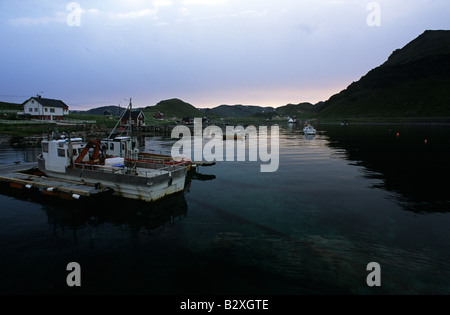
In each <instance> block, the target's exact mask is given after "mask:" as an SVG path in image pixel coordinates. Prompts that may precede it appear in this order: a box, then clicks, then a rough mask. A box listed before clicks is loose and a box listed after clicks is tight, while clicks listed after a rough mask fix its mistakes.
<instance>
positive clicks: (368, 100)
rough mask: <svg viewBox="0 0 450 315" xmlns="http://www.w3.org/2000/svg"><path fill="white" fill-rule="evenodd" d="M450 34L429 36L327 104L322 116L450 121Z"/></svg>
mask: <svg viewBox="0 0 450 315" xmlns="http://www.w3.org/2000/svg"><path fill="white" fill-rule="evenodd" d="M449 87H450V31H426V32H424V33H423V34H422V35H420V36H419V37H418V38H416V39H415V40H413V41H412V42H410V43H409V44H407V45H406V46H405V47H403V48H402V49H397V50H396V51H394V52H393V53H392V55H391V56H390V57H389V59H388V60H387V61H386V62H385V63H384V64H382V65H381V66H379V67H377V68H375V69H373V70H371V71H370V72H369V73H367V74H366V75H365V76H363V77H362V78H361V79H360V80H359V81H358V82H354V83H352V84H351V85H350V86H348V87H347V89H345V90H344V91H342V92H340V93H339V94H336V95H333V96H332V97H331V98H330V99H329V100H327V101H326V102H324V103H323V106H322V109H321V111H320V116H321V117H351V116H353V117H357V116H361V117H450V88H449Z"/></svg>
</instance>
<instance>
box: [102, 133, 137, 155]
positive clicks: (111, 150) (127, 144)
mask: <svg viewBox="0 0 450 315" xmlns="http://www.w3.org/2000/svg"><path fill="white" fill-rule="evenodd" d="M101 146H102V150H103V153H104V154H106V155H107V156H115V157H125V156H127V155H130V154H137V153H139V149H138V146H137V143H136V141H135V140H132V139H131V138H130V137H115V138H113V139H103V140H102V143H101Z"/></svg>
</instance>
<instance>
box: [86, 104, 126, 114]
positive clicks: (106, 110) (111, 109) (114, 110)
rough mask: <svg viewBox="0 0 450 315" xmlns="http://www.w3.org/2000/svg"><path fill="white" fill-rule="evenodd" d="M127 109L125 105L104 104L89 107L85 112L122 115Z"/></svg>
mask: <svg viewBox="0 0 450 315" xmlns="http://www.w3.org/2000/svg"><path fill="white" fill-rule="evenodd" d="M125 110H126V108H124V107H119V106H116V105H111V106H102V107H97V108H92V109H89V110H87V111H85V112H83V113H84V114H87V115H100V116H102V115H113V116H120V115H121V114H122V113H123V112H124V111H125Z"/></svg>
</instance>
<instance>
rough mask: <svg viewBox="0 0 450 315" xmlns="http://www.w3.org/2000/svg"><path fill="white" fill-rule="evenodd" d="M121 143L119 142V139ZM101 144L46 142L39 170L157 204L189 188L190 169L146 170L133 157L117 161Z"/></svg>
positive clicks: (166, 166)
mask: <svg viewBox="0 0 450 315" xmlns="http://www.w3.org/2000/svg"><path fill="white" fill-rule="evenodd" d="M118 140H119V139H118ZM120 140H121V141H120V144H121V148H122V144H123V145H124V147H123V148H124V150H128V149H127V148H129V147H130V146H131V144H130V141H129V139H120ZM122 140H123V141H122ZM103 149H104V147H102V144H101V141H98V140H89V141H88V142H87V143H84V142H83V141H82V139H81V138H68V139H59V140H43V141H42V153H41V154H40V155H39V157H38V168H39V170H40V171H41V172H43V173H45V175H46V176H47V177H53V178H59V179H66V180H74V181H79V182H80V183H81V184H82V183H90V184H95V185H96V187H98V189H108V190H110V191H111V192H112V193H113V194H114V195H117V196H121V197H125V198H130V199H138V200H143V201H148V202H150V201H156V200H158V199H161V198H163V197H166V196H169V195H171V194H175V193H177V192H181V191H183V190H184V187H185V180H186V172H187V171H186V167H185V166H184V165H178V164H164V163H150V161H146V164H145V167H142V166H141V165H140V164H139V163H137V162H136V161H134V160H133V159H127V158H126V156H127V154H128V155H129V156H130V157H131V153H132V152H130V151H128V152H126V153H125V156H124V157H116V156H112V155H109V154H106V152H104V151H103Z"/></svg>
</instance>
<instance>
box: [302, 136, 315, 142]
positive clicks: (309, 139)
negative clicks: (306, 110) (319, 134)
mask: <svg viewBox="0 0 450 315" xmlns="http://www.w3.org/2000/svg"><path fill="white" fill-rule="evenodd" d="M315 137H316V135H303V139H305V140H307V141H311V140H314V138H315Z"/></svg>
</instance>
